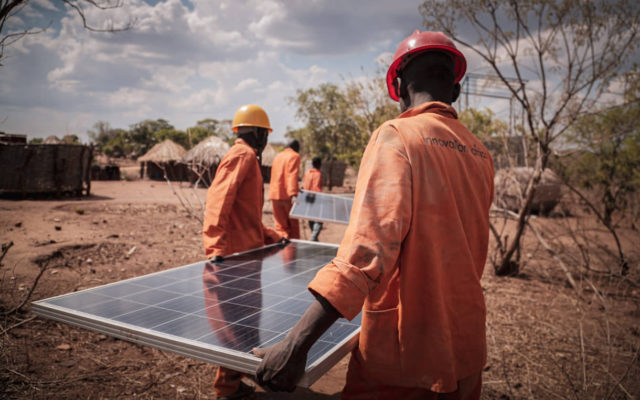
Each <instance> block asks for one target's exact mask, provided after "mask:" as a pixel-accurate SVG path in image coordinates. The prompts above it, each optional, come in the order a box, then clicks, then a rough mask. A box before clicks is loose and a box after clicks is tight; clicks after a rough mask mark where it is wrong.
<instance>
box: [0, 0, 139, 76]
mask: <svg viewBox="0 0 640 400" xmlns="http://www.w3.org/2000/svg"><path fill="white" fill-rule="evenodd" d="M30 1H31V0H0V65H2V64H1V63H2V59H3V57H4V49H5V47H6V46H10V45H12V44H14V43H15V42H17V41H18V40H20V39H22V38H23V37H24V36H26V35H33V34H38V33H41V32H43V31H45V30H46V28H44V29H34V28H27V29H25V30H19V31H8V28H7V23H8V22H9V21H12V20H16V21H18V20H20V17H19V14H20V13H21V12H22V11H23V10H24V9H25V7H26V6H27V5H28V4H29V3H30ZM55 3H57V4H61V5H63V6H65V7H68V8H70V9H72V10H73V11H74V12H75V13H76V14H77V15H78V16H79V17H80V19H81V20H82V25H83V26H84V28H85V29H87V30H90V31H93V32H119V31H124V30H128V29H131V28H132V27H133V24H134V21H133V20H129V21H127V22H125V23H123V24H120V25H118V26H114V23H113V21H111V20H107V21H106V23H104V24H103V27H98V26H96V25H93V24H92V23H90V22H88V21H87V19H86V16H85V7H93V8H97V9H100V10H110V9H114V8H119V7H122V0H56V1H55Z"/></svg>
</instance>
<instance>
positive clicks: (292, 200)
mask: <svg viewBox="0 0 640 400" xmlns="http://www.w3.org/2000/svg"><path fill="white" fill-rule="evenodd" d="M297 201H298V196H297V195H293V196H291V205H295V204H296V202H297Z"/></svg>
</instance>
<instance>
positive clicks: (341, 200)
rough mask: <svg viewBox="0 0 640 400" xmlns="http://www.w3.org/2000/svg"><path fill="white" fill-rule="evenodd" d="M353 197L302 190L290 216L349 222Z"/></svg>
mask: <svg viewBox="0 0 640 400" xmlns="http://www.w3.org/2000/svg"><path fill="white" fill-rule="evenodd" d="M352 205H353V199H350V198H348V197H342V196H337V195H335V194H326V193H319V192H310V191H307V190H301V191H300V193H299V195H298V200H297V202H296V203H295V204H294V205H293V207H291V212H290V213H289V216H291V217H292V218H297V219H309V220H312V221H322V222H337V223H340V224H348V223H349V216H350V215H351V206H352Z"/></svg>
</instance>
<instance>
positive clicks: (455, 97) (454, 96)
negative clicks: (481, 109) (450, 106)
mask: <svg viewBox="0 0 640 400" xmlns="http://www.w3.org/2000/svg"><path fill="white" fill-rule="evenodd" d="M458 97H460V83H455V84H454V85H453V92H452V95H451V103H455V101H456V100H458Z"/></svg>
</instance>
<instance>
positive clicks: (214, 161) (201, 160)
mask: <svg viewBox="0 0 640 400" xmlns="http://www.w3.org/2000/svg"><path fill="white" fill-rule="evenodd" d="M228 150H229V145H228V144H227V143H226V142H225V141H224V140H222V139H220V138H219V137H217V136H209V137H208V138H206V139H204V140H203V141H201V142H200V143H198V144H197V145H196V146H195V147H194V148H193V149H191V150H189V151H188V152H187V154H185V155H184V157H183V158H182V160H183V162H185V163H187V164H190V165H191V164H197V165H202V166H207V167H211V166H213V165H218V164H220V160H222V157H224V155H225V154H226V153H227V151H228Z"/></svg>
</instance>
